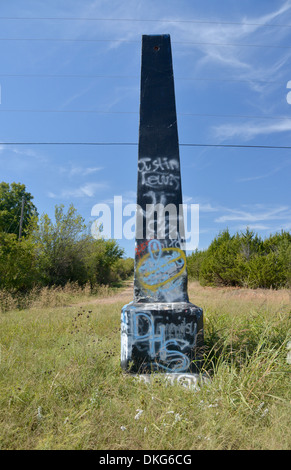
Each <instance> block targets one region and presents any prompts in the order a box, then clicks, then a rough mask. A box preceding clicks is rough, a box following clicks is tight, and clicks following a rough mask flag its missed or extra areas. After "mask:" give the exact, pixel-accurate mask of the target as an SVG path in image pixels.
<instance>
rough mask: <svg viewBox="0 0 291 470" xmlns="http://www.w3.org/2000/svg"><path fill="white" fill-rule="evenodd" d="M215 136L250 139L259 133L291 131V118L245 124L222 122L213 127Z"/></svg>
mask: <svg viewBox="0 0 291 470" xmlns="http://www.w3.org/2000/svg"><path fill="white" fill-rule="evenodd" d="M212 130H213V132H214V135H215V137H217V138H220V139H228V138H229V137H240V138H243V139H245V140H250V139H252V138H254V137H257V136H259V135H270V134H276V133H281V132H290V131H291V119H285V120H282V121H280V122H277V123H272V124H269V123H266V122H260V123H254V122H253V121H249V122H247V123H245V124H222V125H220V126H214V127H213V128H212Z"/></svg>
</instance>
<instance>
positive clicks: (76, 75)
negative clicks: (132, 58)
mask: <svg viewBox="0 0 291 470" xmlns="http://www.w3.org/2000/svg"><path fill="white" fill-rule="evenodd" d="M0 77H26V78H30V77H31V78H117V79H120V78H125V79H127V78H130V79H131V78H134V79H138V78H139V76H138V75H103V74H44V73H42V74H37V73H36V74H33V73H32V74H31V73H0ZM175 80H189V81H211V82H243V83H250V82H251V83H280V84H281V85H282V84H284V85H285V84H286V81H284V82H283V81H280V80H259V79H256V78H249V79H241V78H210V77H175Z"/></svg>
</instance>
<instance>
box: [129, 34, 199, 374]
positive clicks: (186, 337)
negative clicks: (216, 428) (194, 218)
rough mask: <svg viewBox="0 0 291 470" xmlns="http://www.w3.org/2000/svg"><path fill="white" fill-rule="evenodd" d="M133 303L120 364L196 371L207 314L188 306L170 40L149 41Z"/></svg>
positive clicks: (141, 369) (141, 368)
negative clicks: (204, 319)
mask: <svg viewBox="0 0 291 470" xmlns="http://www.w3.org/2000/svg"><path fill="white" fill-rule="evenodd" d="M137 170H138V171H137V173H138V176H137V216H136V242H135V274H134V300H133V302H131V303H130V304H128V305H125V306H124V307H123V309H122V314H121V365H122V367H123V369H125V370H130V372H132V373H145V372H155V371H160V372H174V373H185V372H190V373H191V372H196V371H197V370H198V357H199V354H198V351H199V349H200V348H201V345H202V342H203V313H202V310H201V309H200V308H199V307H196V306H195V305H193V304H191V303H190V302H189V298H188V293H187V266H186V255H185V246H184V239H183V234H184V225H183V212H182V211H181V210H180V209H181V207H182V187H181V171H180V156H179V143H178V130H177V115H176V104H175V91H174V77H173V65H172V52H171V42H170V36H169V35H159V36H143V37H142V66H141V89H140V124H139V150H138V169H137Z"/></svg>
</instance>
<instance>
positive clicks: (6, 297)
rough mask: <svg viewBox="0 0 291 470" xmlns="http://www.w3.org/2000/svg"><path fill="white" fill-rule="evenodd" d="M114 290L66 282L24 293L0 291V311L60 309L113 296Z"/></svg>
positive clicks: (100, 286)
mask: <svg viewBox="0 0 291 470" xmlns="http://www.w3.org/2000/svg"><path fill="white" fill-rule="evenodd" d="M115 291H116V289H114V288H111V287H109V286H107V285H98V286H95V287H94V289H92V288H91V286H90V284H89V283H87V284H85V285H84V286H80V285H79V284H78V283H77V282H68V283H67V284H66V285H65V286H63V287H62V286H51V287H48V286H45V287H34V288H32V289H31V290H30V291H27V292H25V293H22V292H16V291H15V292H14V291H11V290H7V289H0V311H1V312H7V311H9V310H13V309H26V308H42V307H60V306H66V305H68V304H70V303H76V302H79V301H80V300H82V301H85V300H86V299H87V300H89V299H90V298H92V296H93V297H96V296H98V297H105V296H110V295H113V294H114V292H115Z"/></svg>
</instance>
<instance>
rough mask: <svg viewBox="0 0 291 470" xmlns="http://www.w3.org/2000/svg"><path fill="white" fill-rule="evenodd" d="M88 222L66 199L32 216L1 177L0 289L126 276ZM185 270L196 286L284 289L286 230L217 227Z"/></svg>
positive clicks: (290, 278)
mask: <svg viewBox="0 0 291 470" xmlns="http://www.w3.org/2000/svg"><path fill="white" fill-rule="evenodd" d="M23 198H24V205H22V200H23ZM20 224H21V230H20ZM89 228H90V227H88V226H87V225H86V224H85V221H84V219H83V218H82V217H81V216H80V215H79V214H78V212H77V210H76V209H75V207H74V206H73V205H70V206H69V208H68V209H67V211H65V208H64V206H63V205H59V206H56V207H55V214H54V220H52V219H51V218H50V217H49V216H48V215H47V214H43V215H41V216H39V214H38V212H37V208H36V206H35V205H34V204H33V196H32V195H31V194H30V193H29V192H27V191H26V188H25V185H24V184H20V183H12V184H11V185H9V184H8V183H5V182H2V183H0V289H7V290H10V291H12V292H27V291H29V290H31V289H33V288H35V287H44V286H48V287H50V286H65V285H66V284H67V283H69V282H73V283H78V284H79V285H80V286H84V285H88V284H89V285H90V287H91V288H92V289H94V287H96V286H100V285H112V284H114V283H117V282H119V281H120V280H123V279H126V278H128V277H129V276H131V275H132V274H133V270H134V261H133V259H132V258H127V259H125V258H124V250H123V249H122V248H121V247H120V246H119V245H118V243H117V242H116V241H115V240H105V239H104V238H102V233H101V231H100V237H99V238H97V239H96V238H94V237H93V236H92V235H91V233H90V230H89ZM20 232H21V237H20ZM187 268H188V275H189V279H196V280H199V282H200V283H201V284H202V285H210V286H239V287H250V288H258V287H262V288H274V289H278V288H282V287H288V286H290V284H291V234H290V232H287V231H283V230H282V231H281V232H280V233H276V234H275V235H270V236H269V237H267V238H265V239H264V240H263V239H262V238H261V237H259V236H258V235H257V234H256V233H255V232H253V231H251V230H249V229H247V230H246V231H244V232H240V233H236V234H234V235H231V234H230V233H229V231H228V230H224V231H223V232H221V233H220V234H219V235H218V236H217V237H215V238H214V240H213V241H212V243H211V244H210V246H209V247H208V249H207V250H204V251H198V250H196V251H195V252H194V253H192V254H191V255H190V256H188V257H187Z"/></svg>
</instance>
